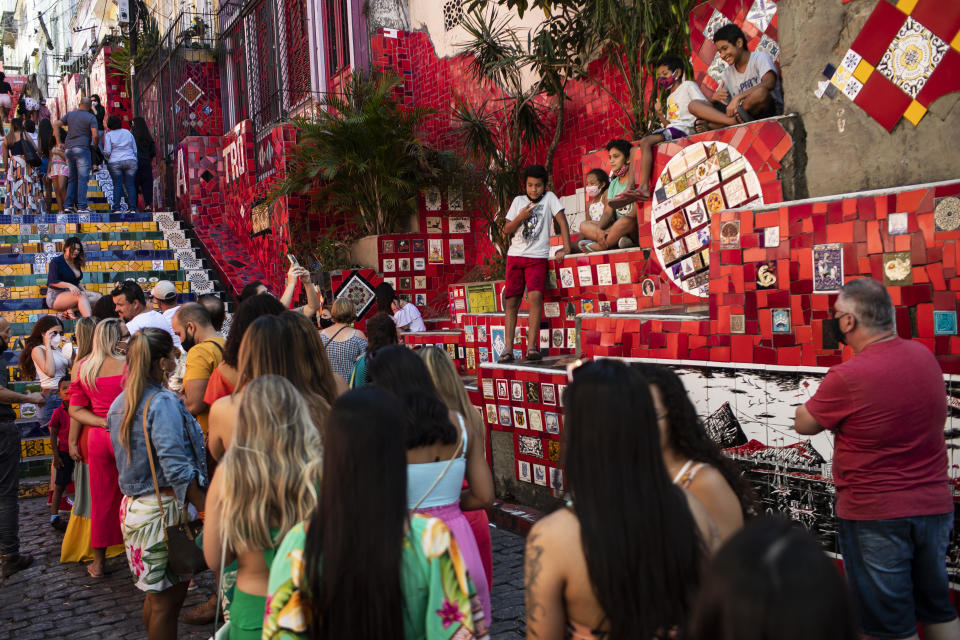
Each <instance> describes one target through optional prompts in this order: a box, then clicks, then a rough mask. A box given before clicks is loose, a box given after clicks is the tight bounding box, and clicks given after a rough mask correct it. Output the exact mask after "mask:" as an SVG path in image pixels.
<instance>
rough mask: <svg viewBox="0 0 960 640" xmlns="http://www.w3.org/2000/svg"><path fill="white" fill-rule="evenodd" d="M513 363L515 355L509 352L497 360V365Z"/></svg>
mask: <svg viewBox="0 0 960 640" xmlns="http://www.w3.org/2000/svg"><path fill="white" fill-rule="evenodd" d="M511 362H513V354H512V353H510V352H509V351H508V352H506V353H503V354H501V355H500V357H499V358H497V364H509V363H511Z"/></svg>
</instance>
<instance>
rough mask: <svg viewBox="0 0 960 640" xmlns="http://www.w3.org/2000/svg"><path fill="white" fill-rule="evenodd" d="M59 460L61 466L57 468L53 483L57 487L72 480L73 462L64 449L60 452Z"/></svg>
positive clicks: (65, 484)
mask: <svg viewBox="0 0 960 640" xmlns="http://www.w3.org/2000/svg"><path fill="white" fill-rule="evenodd" d="M60 462H62V463H63V466H61V467H60V468H59V469H57V478H56V480H54V484H55V485H57V486H58V487H65V486H67V485H68V484H70V483H71V482H73V465H74V464H75V463H74V461H73V458H71V457H70V454H69V453H67V452H66V451H61V452H60Z"/></svg>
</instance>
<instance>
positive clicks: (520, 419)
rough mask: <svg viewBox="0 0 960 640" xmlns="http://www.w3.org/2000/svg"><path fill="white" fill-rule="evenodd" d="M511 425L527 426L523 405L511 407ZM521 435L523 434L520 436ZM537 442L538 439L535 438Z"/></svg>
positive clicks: (516, 427) (520, 427)
mask: <svg viewBox="0 0 960 640" xmlns="http://www.w3.org/2000/svg"><path fill="white" fill-rule="evenodd" d="M513 427H514V428H515V429H526V428H527V410H526V409H524V408H523V407H514V408H513ZM520 437H523V436H520ZM537 441H538V442H539V439H538V440H537Z"/></svg>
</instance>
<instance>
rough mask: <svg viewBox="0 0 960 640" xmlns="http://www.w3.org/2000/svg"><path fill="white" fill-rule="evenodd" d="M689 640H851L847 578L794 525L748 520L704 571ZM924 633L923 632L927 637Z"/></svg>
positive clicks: (852, 629) (852, 622)
mask: <svg viewBox="0 0 960 640" xmlns="http://www.w3.org/2000/svg"><path fill="white" fill-rule="evenodd" d="M687 637H689V638H691V639H692V640H809V639H810V638H817V640H856V639H857V638H859V637H860V634H859V630H858V628H857V621H856V616H855V614H854V612H853V606H852V604H851V600H850V593H849V591H848V589H847V584H846V581H845V580H844V579H843V576H842V575H840V572H839V571H838V570H837V566H836V564H835V563H834V561H833V560H831V559H830V558H828V557H827V555H826V554H825V553H824V552H823V548H822V547H821V546H820V544H819V543H818V542H817V541H816V540H815V539H814V538H813V537H812V536H811V535H810V534H809V533H807V532H806V531H804V530H803V529H800V528H799V527H798V525H797V524H796V523H794V522H790V521H789V520H786V519H784V518H775V517H767V516H764V517H762V518H756V519H754V520H751V521H750V522H748V523H747V525H746V526H745V527H744V528H743V529H741V530H740V531H739V532H738V533H737V534H736V535H734V536H733V537H732V538H730V540H728V541H727V543H726V544H724V545H723V547H721V548H720V550H719V551H717V555H716V557H715V558H714V559H713V562H712V563H711V565H710V566H709V567H708V568H707V570H706V572H705V574H704V579H703V585H702V587H701V589H700V595H699V597H698V598H697V602H696V606H695V607H694V612H693V617H692V619H691V622H690V633H689V634H688V636H687ZM928 637H929V635H928Z"/></svg>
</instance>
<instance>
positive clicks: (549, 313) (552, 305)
mask: <svg viewBox="0 0 960 640" xmlns="http://www.w3.org/2000/svg"><path fill="white" fill-rule="evenodd" d="M543 317H544V318H559V317H560V303H559V302H544V303H543Z"/></svg>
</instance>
